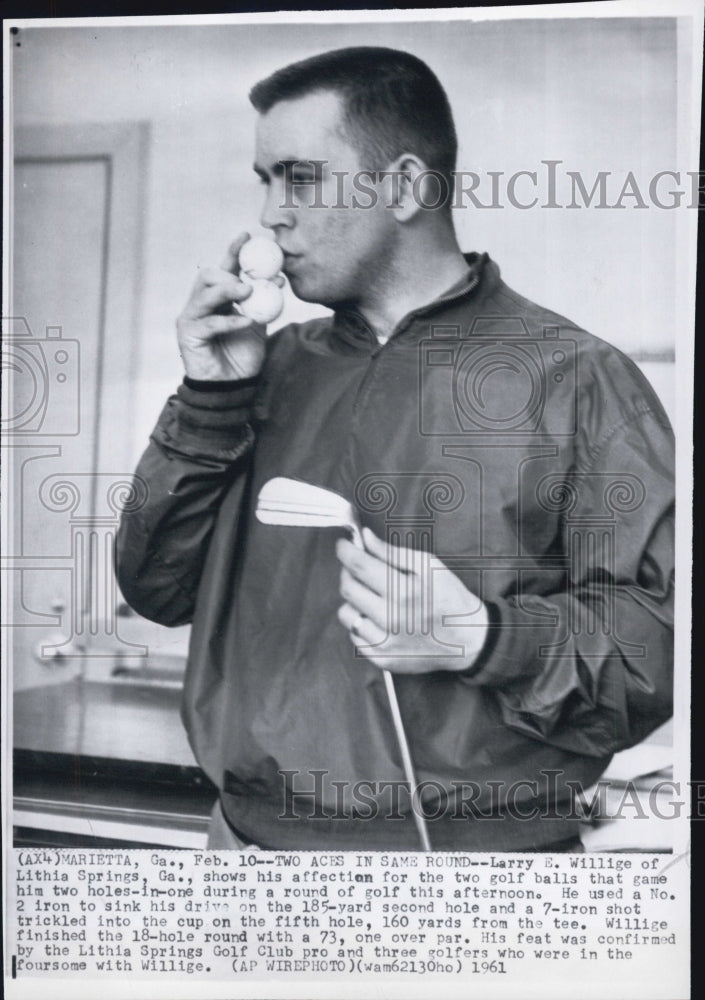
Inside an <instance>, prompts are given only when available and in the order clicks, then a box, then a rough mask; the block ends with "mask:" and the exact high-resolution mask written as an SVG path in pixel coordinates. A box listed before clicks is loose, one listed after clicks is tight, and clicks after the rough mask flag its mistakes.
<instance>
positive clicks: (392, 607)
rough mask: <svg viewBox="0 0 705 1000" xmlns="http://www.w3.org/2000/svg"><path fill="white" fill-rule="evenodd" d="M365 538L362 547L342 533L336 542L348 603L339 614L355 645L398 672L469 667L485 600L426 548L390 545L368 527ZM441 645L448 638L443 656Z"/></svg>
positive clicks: (483, 623) (483, 626) (480, 640)
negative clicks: (363, 546)
mask: <svg viewBox="0 0 705 1000" xmlns="http://www.w3.org/2000/svg"><path fill="white" fill-rule="evenodd" d="M363 538H364V542H365V551H362V550H361V549H359V548H356V546H354V545H353V544H352V543H351V542H349V541H348V540H347V539H340V540H339V541H338V543H337V547H336V552H337V555H338V559H339V560H340V562H341V563H342V567H343V568H342V570H341V573H340V593H341V596H342V597H343V599H344V601H345V603H344V604H343V605H342V607H341V608H340V609H339V611H338V618H339V620H340V622H341V623H342V624H343V625H344V626H345V628H347V629H348V630H349V632H350V638H351V640H352V642H353V644H354V645H355V646H356V647H357V648H358V649H360V650H361V652H362V653H363V654H364V655H365V656H366V657H367V658H368V659H369V660H371V661H372V663H374V664H375V665H376V666H378V667H381V668H383V669H385V670H392V671H394V672H395V673H398V674H424V673H431V672H432V671H434V670H449V671H459V670H465V669H466V668H468V667H470V666H471V665H472V664H473V663H474V662H475V660H476V659H477V655H478V653H479V652H480V650H481V649H482V646H483V644H484V642H485V637H486V635H487V628H488V624H489V616H488V613H487V608H486V607H485V605H484V604H483V603H482V601H481V600H480V599H479V598H478V597H477V596H476V595H475V594H473V593H471V592H470V591H469V590H468V589H467V587H466V586H465V585H464V584H463V583H462V581H461V580H459V579H458V577H457V576H456V575H455V574H454V573H452V572H451V571H450V570H449V569H448V568H447V567H446V566H444V565H443V563H442V562H441V560H440V559H437V558H436V557H435V556H434V555H432V554H431V553H428V552H419V551H417V550H415V549H403V548H396V547H395V546H392V545H388V544H387V543H386V542H383V541H382V540H381V539H379V538H377V537H376V535H374V534H373V533H372V532H371V531H370V530H369V528H365V529H364V531H363ZM441 643H447V644H450V648H448V649H447V654H446V653H444V650H443V646H442V645H441ZM382 644H383V645H382ZM376 648H377V649H378V651H379V654H380V655H375V654H376Z"/></svg>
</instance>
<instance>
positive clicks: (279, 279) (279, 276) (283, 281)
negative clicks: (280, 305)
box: [272, 274, 286, 288]
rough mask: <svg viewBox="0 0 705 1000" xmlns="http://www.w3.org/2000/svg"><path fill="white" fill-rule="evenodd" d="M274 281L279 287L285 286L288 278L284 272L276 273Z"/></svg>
mask: <svg viewBox="0 0 705 1000" xmlns="http://www.w3.org/2000/svg"><path fill="white" fill-rule="evenodd" d="M272 281H273V282H274V284H275V285H276V286H277V288H283V287H284V286H285V285H286V278H285V277H284V275H283V274H276V275H275V276H274V277H273V278H272Z"/></svg>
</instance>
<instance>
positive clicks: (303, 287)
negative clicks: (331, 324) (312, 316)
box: [287, 275, 331, 307]
mask: <svg viewBox="0 0 705 1000" xmlns="http://www.w3.org/2000/svg"><path fill="white" fill-rule="evenodd" d="M287 277H288V279H289V285H290V286H291V290H292V292H293V293H294V295H295V296H296V298H297V299H300V300H301V301H302V302H311V303H312V304H315V305H319V306H329V307H330V305H331V298H330V296H329V295H326V293H325V289H323V288H320V287H316V285H314V284H312V283H311V282H307V281H305V280H302V279H300V278H296V277H295V276H294V275H287Z"/></svg>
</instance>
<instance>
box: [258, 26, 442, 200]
mask: <svg viewBox="0 0 705 1000" xmlns="http://www.w3.org/2000/svg"><path fill="white" fill-rule="evenodd" d="M321 90H323V91H326V90H327V91H332V92H334V93H337V94H340V95H341V97H342V98H343V102H344V105H343V106H344V116H345V118H344V124H345V130H346V135H347V136H348V138H349V139H350V140H351V141H353V142H354V143H355V145H357V146H358V147H359V148H360V149H361V150H362V151H363V153H365V154H366V155H367V156H369V157H371V158H372V160H373V161H376V163H375V162H371V163H369V165H367V164H366V166H368V168H369V169H381V168H382V167H384V166H386V165H387V164H388V163H390V162H391V161H392V160H394V159H396V157H398V156H400V155H401V154H402V153H414V154H415V155H416V156H418V157H420V158H421V159H422V160H423V161H424V163H425V164H426V166H427V167H428V168H429V169H431V170H437V171H438V172H439V173H440V174H442V175H443V176H444V177H445V178H446V180H447V182H448V189H449V190H452V188H453V171H454V170H455V160H456V156H457V152H458V139H457V136H456V132H455V125H454V124H453V115H452V112H451V109H450V103H449V101H448V97H447V95H446V92H445V91H444V89H443V87H442V86H441V84H440V82H439V80H438V78H437V77H436V75H435V73H433V72H432V70H430V69H429V67H428V66H427V65H426V63H425V62H423V61H422V60H421V59H419V58H417V57H416V56H413V55H411V53H409V52H401V51H399V50H397V49H387V48H382V47H377V46H360V47H355V48H347V49H334V50H333V51H331V52H324V53H322V54H321V55H318V56H312V57H311V58H309V59H303V60H302V61H301V62H295V63H292V64H291V65H290V66H284V67H283V68H282V69H279V70H277V71H276V72H275V73H272V75H271V76H268V77H267V78H266V79H265V80H261V81H260V82H259V83H257V84H255V86H254V87H253V88H252V90H251V91H250V101H251V102H252V104H253V106H254V107H255V109H256V110H257V111H259V112H260V113H261V114H264V113H265V112H267V111H269V110H270V108H272V107H273V106H274V105H275V104H278V103H279V102H280V101H287V100H294V99H296V98H298V97H304V96H306V95H308V94H311V93H314V92H316V91H321Z"/></svg>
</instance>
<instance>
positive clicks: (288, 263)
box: [282, 250, 302, 273]
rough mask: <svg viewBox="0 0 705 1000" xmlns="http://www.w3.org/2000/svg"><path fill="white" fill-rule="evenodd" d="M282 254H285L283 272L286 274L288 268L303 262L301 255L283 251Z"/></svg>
mask: <svg viewBox="0 0 705 1000" xmlns="http://www.w3.org/2000/svg"><path fill="white" fill-rule="evenodd" d="M282 253H283V254H284V266H283V268H282V270H283V271H284V272H285V273H286V271H287V270H288V268H290V267H292V266H296V262H297V261H299V260H301V256H302V255H301V254H300V253H290V252H289V251H288V250H282Z"/></svg>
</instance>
